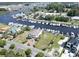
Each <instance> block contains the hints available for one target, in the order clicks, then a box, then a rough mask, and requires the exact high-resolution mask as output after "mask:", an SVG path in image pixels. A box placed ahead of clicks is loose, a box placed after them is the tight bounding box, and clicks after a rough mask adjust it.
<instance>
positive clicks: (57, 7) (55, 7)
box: [46, 2, 64, 12]
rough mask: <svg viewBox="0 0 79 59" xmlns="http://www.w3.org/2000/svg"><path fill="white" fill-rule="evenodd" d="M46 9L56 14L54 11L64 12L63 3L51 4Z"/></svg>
mask: <svg viewBox="0 0 79 59" xmlns="http://www.w3.org/2000/svg"><path fill="white" fill-rule="evenodd" d="M46 9H47V10H52V11H53V12H54V11H57V12H63V11H64V5H63V4H62V3H57V2H54V3H51V4H49V5H48V6H47V7H46Z"/></svg>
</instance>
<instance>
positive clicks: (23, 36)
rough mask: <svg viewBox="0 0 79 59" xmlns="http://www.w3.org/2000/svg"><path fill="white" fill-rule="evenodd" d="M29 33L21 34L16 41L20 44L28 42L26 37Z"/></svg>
mask: <svg viewBox="0 0 79 59" xmlns="http://www.w3.org/2000/svg"><path fill="white" fill-rule="evenodd" d="M28 33H29V31H24V33H22V34H19V35H18V36H17V37H16V38H15V41H17V42H19V43H25V42H26V41H27V39H26V37H27V36H28Z"/></svg>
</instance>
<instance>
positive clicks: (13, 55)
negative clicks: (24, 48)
mask: <svg viewBox="0 0 79 59" xmlns="http://www.w3.org/2000/svg"><path fill="white" fill-rule="evenodd" d="M15 56H16V55H15V53H14V51H13V50H10V51H8V52H7V53H6V55H5V57H15Z"/></svg>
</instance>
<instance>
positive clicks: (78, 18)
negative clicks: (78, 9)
mask: <svg viewBox="0 0 79 59" xmlns="http://www.w3.org/2000/svg"><path fill="white" fill-rule="evenodd" d="M71 19H72V20H79V16H74V17H71Z"/></svg>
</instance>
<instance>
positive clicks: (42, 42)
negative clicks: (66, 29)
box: [35, 32, 64, 49]
mask: <svg viewBox="0 0 79 59" xmlns="http://www.w3.org/2000/svg"><path fill="white" fill-rule="evenodd" d="M62 37H64V36H62V35H57V36H56V35H53V34H52V33H48V32H44V33H43V34H41V35H40V37H39V39H38V41H37V43H36V44H35V47H36V48H39V49H44V48H48V47H49V44H50V42H51V41H52V40H53V44H52V46H51V48H59V44H58V41H59V40H61V39H62Z"/></svg>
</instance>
